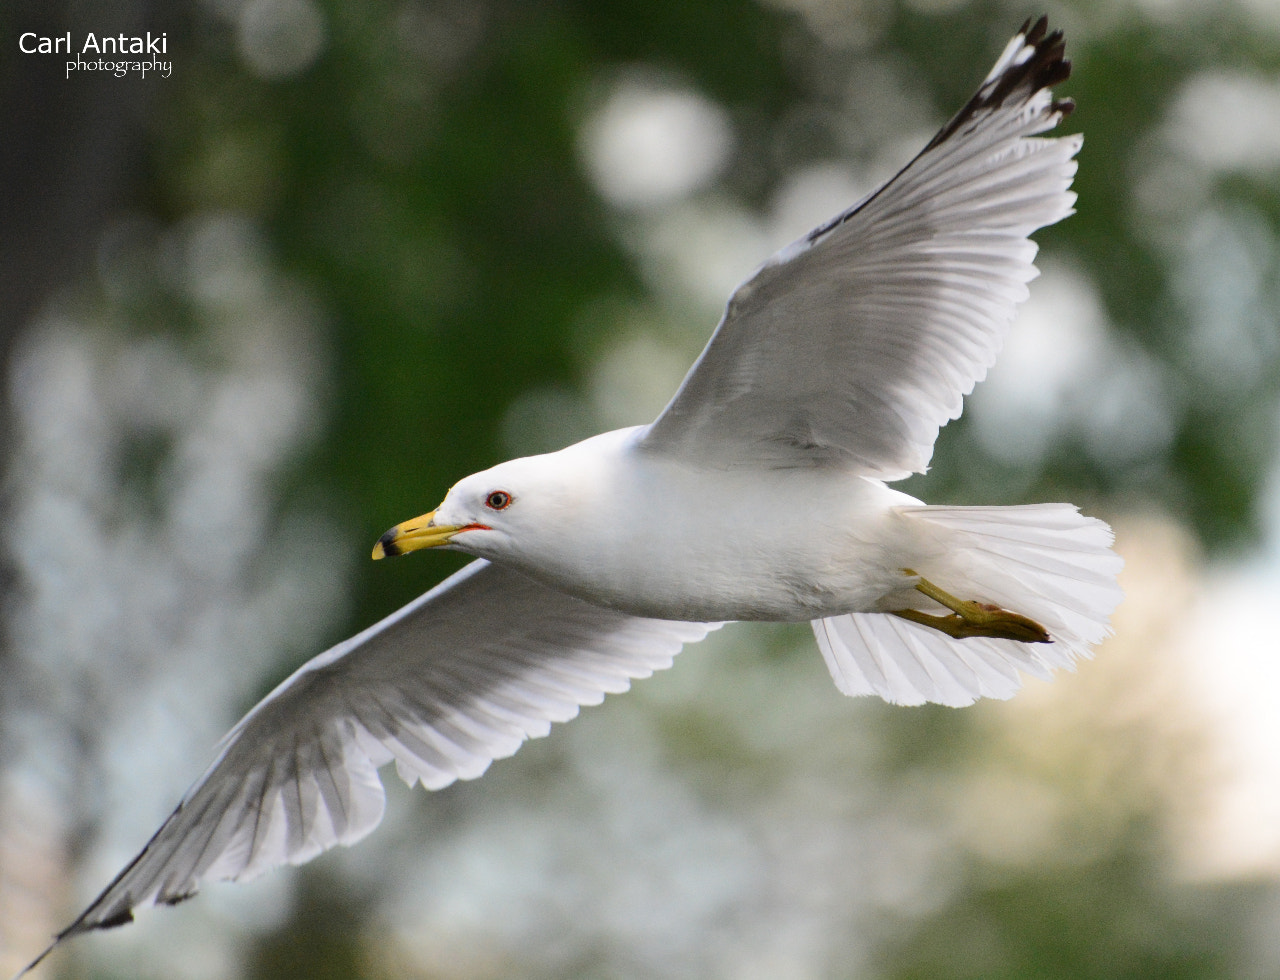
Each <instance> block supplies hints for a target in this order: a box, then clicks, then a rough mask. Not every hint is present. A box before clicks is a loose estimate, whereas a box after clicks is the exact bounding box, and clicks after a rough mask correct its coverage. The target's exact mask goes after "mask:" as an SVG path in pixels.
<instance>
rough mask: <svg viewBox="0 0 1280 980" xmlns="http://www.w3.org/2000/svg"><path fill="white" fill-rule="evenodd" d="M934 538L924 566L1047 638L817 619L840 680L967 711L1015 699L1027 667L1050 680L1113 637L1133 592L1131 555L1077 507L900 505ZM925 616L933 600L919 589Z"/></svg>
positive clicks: (948, 585) (897, 698) (855, 689)
mask: <svg viewBox="0 0 1280 980" xmlns="http://www.w3.org/2000/svg"><path fill="white" fill-rule="evenodd" d="M899 513H900V514H901V515H902V516H903V518H904V519H905V520H906V521H908V522H909V523H910V524H911V525H913V528H912V530H913V531H914V532H915V533H916V535H917V536H918V537H919V538H920V539H921V540H925V541H930V542H934V543H936V546H935V547H934V548H933V549H932V550H930V552H929V553H928V555H927V556H926V557H924V558H923V559H922V560H921V561H919V562H918V563H917V565H916V566H914V567H916V569H917V570H918V571H919V572H920V574H921V575H923V576H924V577H925V578H928V579H929V580H930V581H932V582H934V583H935V584H936V585H938V586H940V587H941V588H943V589H945V590H947V591H948V592H952V593H954V594H955V595H957V596H959V597H961V598H964V599H973V600H977V601H978V602H985V603H992V604H994V605H997V606H1000V607H1001V608H1003V609H1008V610H1010V611H1012V612H1016V613H1020V614H1021V615H1023V616H1027V617H1030V618H1031V619H1033V620H1035V621H1036V622H1038V623H1040V624H1041V625H1042V626H1044V627H1045V629H1046V630H1048V632H1049V636H1050V638H1051V642H1049V643H1020V642H1017V641H1015V640H1004V639H990V638H987V637H970V638H966V639H953V638H952V637H950V636H947V635H946V634H944V633H941V632H939V631H938V630H936V629H932V628H930V627H928V626H923V625H919V624H917V623H913V622H908V621H907V620H905V619H901V618H899V617H897V616H893V615H889V614H887V613H851V614H849V615H845V616H832V617H828V618H827V619H815V620H814V621H813V624H812V625H813V632H814V635H815V636H816V637H817V639H818V646H819V647H820V648H821V650H822V656H823V658H824V659H825V660H826V662H827V668H828V669H829V670H830V671H831V676H832V678H834V680H835V682H836V686H837V687H838V688H839V689H840V690H841V691H842V692H844V693H845V694H849V695H858V694H877V695H879V696H880V697H882V698H884V699H885V700H886V701H889V702H892V703H894V704H923V703H924V702H926V701H933V702H936V703H938V704H947V705H952V706H953V707H962V706H963V705H966V704H972V703H973V702H974V701H976V700H977V699H978V698H980V697H988V698H1001V699H1003V698H1009V697H1012V696H1013V694H1014V693H1015V692H1016V691H1017V690H1018V688H1020V687H1021V686H1022V679H1021V677H1020V676H1019V673H1018V672H1019V671H1022V672H1024V673H1028V674H1031V675H1033V676H1036V677H1041V678H1046V679H1047V678H1048V677H1050V676H1051V674H1052V671H1053V669H1054V668H1058V667H1062V668H1067V669H1071V668H1072V667H1073V666H1074V664H1075V661H1076V660H1077V659H1078V658H1081V657H1089V656H1090V655H1091V652H1092V651H1091V648H1092V647H1093V645H1094V644H1096V643H1098V642H1100V641H1101V640H1103V639H1104V638H1105V637H1107V636H1110V635H1111V629H1110V627H1109V625H1108V621H1109V620H1110V618H1111V613H1112V611H1113V610H1114V609H1115V608H1116V606H1117V605H1119V604H1120V600H1121V598H1122V597H1123V593H1122V592H1121V591H1120V587H1119V585H1117V584H1116V576H1117V575H1118V574H1119V572H1120V568H1121V566H1122V565H1123V564H1124V562H1123V560H1122V559H1121V558H1120V557H1119V556H1118V555H1117V554H1116V553H1115V552H1114V551H1112V550H1111V541H1112V534H1111V529H1110V528H1109V527H1107V525H1106V524H1104V523H1103V522H1102V521H1099V520H1095V519H1094V518H1091V517H1085V516H1084V515H1082V514H1081V513H1080V512H1079V511H1077V510H1076V508H1075V507H1073V506H1071V505H1070V504H1032V505H1029V506H1024V507H926V506H919V507H902V508H899ZM917 598H918V600H919V601H918V602H916V603H913V605H914V606H916V607H917V608H920V609H921V610H922V611H927V612H935V611H942V612H945V610H942V609H941V607H933V608H929V606H930V600H928V599H925V598H924V597H922V596H917Z"/></svg>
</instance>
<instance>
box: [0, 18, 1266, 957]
mask: <svg viewBox="0 0 1280 980" xmlns="http://www.w3.org/2000/svg"><path fill="white" fill-rule="evenodd" d="M1039 12H1040V10H1039V9H1032V8H1026V7H1024V6H1022V5H1019V4H1015V3H1009V2H1004V0H979V2H965V0H700V2H689V0H609V2H607V3H605V2H590V0H586V2H576V3H575V2H567V0H565V2H552V0H370V2H360V3H343V2H340V0H177V2H165V3H162V2H160V0H102V2H97V3H88V2H80V0H52V2H44V0H8V2H7V3H5V4H4V5H3V6H0V27H2V43H0V345H2V350H0V353H2V356H3V365H2V370H0V378H2V380H3V402H2V405H3V407H2V409H0V412H2V413H3V414H2V416H0V419H2V426H0V440H2V445H0V449H2V450H3V458H4V484H3V486H4V494H3V498H2V501H0V507H2V510H3V514H2V516H0V570H2V572H3V590H4V591H3V595H4V601H3V604H2V606H0V616H2V622H3V633H2V643H0V973H3V972H5V971H10V972H11V971H13V970H15V969H17V968H18V967H19V966H21V965H22V964H23V963H24V962H26V961H27V960H28V959H29V958H30V957H31V956H33V955H34V954H35V953H36V952H38V951H39V950H40V949H41V948H43V946H44V943H45V941H46V939H47V937H48V936H49V935H50V934H51V933H52V932H54V931H56V930H57V929H59V928H60V927H62V926H63V925H65V924H66V923H67V921H69V919H70V918H71V916H72V915H73V914H74V913H75V912H76V911H78V909H79V907H80V906H82V905H83V904H84V903H85V902H86V901H87V900H88V899H89V898H91V897H92V896H93V895H94V894H96V892H97V891H98V890H99V889H100V888H101V887H102V886H103V885H104V884H105V883H106V882H107V881H108V880H109V879H110V878H111V877H112V876H113V875H114V873H115V872H116V871H117V870H118V869H119V867H120V866H122V865H123V864H124V862H125V861H127V860H128V858H130V857H131V856H132V855H133V853H134V852H135V851H136V850H137V849H138V848H139V847H140V846H141V845H142V844H143V843H144V842H145V840H146V839H147V837H148V836H149V835H150V833H151V832H152V830H153V829H154V828H155V826H156V825H158V823H159V822H160V820H161V819H162V818H163V817H164V816H165V815H166V814H167V813H168V812H169V810H170V809H171V808H172V807H173V805H174V804H175V802H176V801H177V799H178V798H179V797H180V796H181V794H182V792H183V791H184V790H185V788H186V787H187V786H188V785H189V784H190V782H191V781H193V780H194V778H195V777H196V776H197V775H198V774H199V773H200V772H201V771H202V770H203V768H204V766H205V765H206V764H207V762H208V760H209V758H210V756H211V749H212V745H213V743H214V742H215V740H216V739H217V738H218V737H219V736H220V735H221V734H222V732H223V731H225V730H226V729H227V728H228V727H229V726H230V725H231V724H232V723H233V722H234V721H235V720H236V718H237V717H239V715H240V714H241V713H242V712H243V711H245V710H246V709H247V708H248V707H249V706H250V705H251V704H253V702H254V701H256V700H257V699H258V698H259V697H260V696H262V695H263V694H264V693H265V692H266V691H267V690H269V689H270V688H271V687H272V686H273V685H274V684H275V683H276V682H277V681H278V680H279V679H280V678H282V677H283V676H285V675H286V673H287V672H289V671H290V670H292V669H293V668H294V667H296V666H297V665H298V664H299V663H301V662H302V661H303V660H304V659H306V658H307V657H309V656H311V655H313V654H314V653H316V652H318V651H319V650H321V649H322V648H324V647H325V646H326V645H327V644H329V643H331V642H334V641H337V640H339V639H342V638H344V637H345V636H347V635H349V634H350V633H351V632H353V631H354V630H356V629H358V628H361V627H363V626H365V625H367V624H368V623H370V622H372V621H373V620H374V619H375V618H377V617H380V616H382V615H385V614H387V613H389V612H391V611H392V610H394V609H395V608H397V607H398V606H399V605H400V604H402V603H403V602H405V601H407V600H408V599H410V598H411V597H413V596H414V595H416V594H418V593H419V592H421V591H423V590H424V589H425V588H427V587H429V586H430V585H432V584H434V583H435V582H436V581H437V580H439V579H440V578H441V577H443V576H444V575H445V574H446V573H447V572H449V571H451V570H452V569H453V568H454V567H456V566H457V564H458V562H456V561H454V559H453V556H441V555H428V556H425V557H424V556H416V557H414V558H411V559H406V560H404V561H397V562H382V563H378V564H373V563H371V562H370V561H368V558H367V555H368V552H369V548H370V546H371V544H372V542H373V541H374V540H375V539H376V537H377V536H378V535H379V534H380V533H381V532H382V531H383V530H384V529H385V528H386V527H388V526H390V525H391V524H394V523H396V522H398V521H400V520H402V519H405V518H407V517H410V516H413V515H415V514H418V513H420V512H422V511H424V510H426V509H429V508H430V507H431V506H433V505H434V504H435V503H436V502H437V501H438V500H439V498H440V497H441V496H442V495H443V493H444V491H445V490H446V489H447V488H448V487H449V486H450V485H451V484H452V483H453V482H454V480H456V479H457V478H459V477H461V476H463V475H465V474H467V473H469V472H471V471H474V470H476V469H480V468H483V467H485V466H488V465H491V464H492V463H494V462H496V461H499V460H501V459H504V458H507V457H510V456H513V455H517V454H528V453H531V452H537V451H541V450H546V449H551V448H556V447H558V446H560V445H563V444H565V443H567V442H569V441H573V440H575V439H577V438H580V437H582V436H585V435H587V434H590V433H592V432H594V431H597V430H600V429H602V428H607V427H615V426H618V425H623V424H631V423H637V422H643V421H646V420H648V419H650V418H651V417H653V415H654V414H655V413H656V412H657V411H658V410H659V409H660V408H661V406H662V405H663V404H664V403H665V400H666V399H667V397H668V396H669V395H670V393H671V392H672V391H673V390H674V388H675V386H676V384H677V383H678V381H679V379H680V377H681V376H682V375H683V373H684V371H685V370H686V368H687V366H688V365H689V364H690V363H691V361H692V359H693V357H694V356H695V355H696V353H697V352H698V350H699V349H700V347H701V345H702V344H703V343H704V341H705V339H706V337H707V336H708V335H709V333H710V331H711V329H712V327H713V326H714V324H715V321H716V319H717V317H718V315H719V311H720V309H721V307H722V304H723V302H724V300H725V298H726V297H727V295H728V293H729V291H730V290H731V288H732V287H733V286H734V284H735V283H737V282H738V281H740V280H741V279H742V278H744V277H745V276H746V275H748V274H749V273H750V272H751V271H752V269H753V268H754V266H755V265H756V264H758V263H759V262H760V261H761V260H763V259H764V258H765V257H766V256H767V255H769V254H770V253H771V252H772V251H773V250H774V249H776V248H778V247H780V246H782V245H784V244H785V243H787V242H788V241H789V240H791V239H793V238H794V237H796V236H798V235H800V234H801V233H803V232H804V231H806V230H807V229H808V228H809V227H810V226H812V225H814V224H816V223H817V222H818V221H820V220H822V219H824V218H826V217H828V216H830V215H831V214H833V213H835V212H836V211H837V210H839V209H842V208H844V207H845V206H847V205H848V204H850V203H851V202H852V201H854V200H856V199H857V198H858V197H859V196H860V195H862V194H863V193H865V192H866V191H867V190H869V189H870V188H871V187H873V186H874V185H875V183H876V182H877V181H879V180H880V179H882V178H884V177H886V176H888V175H889V174H891V173H892V172H894V170H895V169H896V168H897V167H899V166H900V165H901V164H902V163H904V162H905V161H906V160H907V159H908V158H909V157H910V155H911V154H912V153H914V151H915V150H916V149H918V147H919V146H920V145H922V144H923V142H924V141H925V140H926V139H927V138H928V136H929V135H930V134H931V133H932V131H933V130H934V129H935V128H936V127H937V126H938V125H940V124H941V123H942V122H943V121H944V120H945V119H946V117H947V116H948V115H949V114H950V113H951V112H953V111H954V110H955V109H956V108H958V107H959V106H960V105H961V104H962V103H963V101H964V100H965V99H966V98H967V97H968V96H969V94H970V93H971V91H972V90H973V89H974V87H975V86H976V84H977V83H978V82H979V81H980V80H981V78H982V77H983V76H984V75H985V74H986V72H987V70H988V68H989V67H990V65H991V63H992V62H993V61H994V59H995V58H996V56H997V55H998V54H999V52H1000V51H1001V50H1002V48H1003V47H1004V44H1005V43H1006V41H1007V40H1008V38H1009V37H1010V36H1011V34H1012V33H1013V32H1014V30H1015V29H1016V28H1017V26H1018V25H1019V24H1020V23H1021V22H1022V20H1023V19H1024V18H1025V17H1027V16H1029V15H1035V14H1038V13H1039ZM1048 12H1049V14H1050V16H1051V18H1052V21H1053V23H1054V24H1055V25H1056V26H1060V27H1062V28H1064V29H1065V30H1066V32H1067V37H1068V52H1069V54H1070V56H1071V58H1072V60H1073V61H1074V63H1075V74H1074V76H1073V77H1072V78H1071V80H1070V81H1069V82H1068V83H1067V84H1065V85H1063V86H1062V87H1061V88H1060V90H1059V91H1060V94H1065V95H1071V96H1073V97H1075V98H1076V99H1077V101H1078V102H1079V109H1078V111H1077V112H1076V114H1075V115H1074V116H1072V117H1071V118H1070V120H1068V123H1067V125H1066V127H1065V129H1067V130H1072V131H1074V130H1080V131H1083V132H1084V133H1085V134H1086V142H1085V145H1084V150H1083V152H1082V153H1081V154H1080V173H1079V177H1078V179H1077V182H1076V188H1077V190H1078V191H1079V194H1080V201H1079V205H1078V208H1079V213H1078V214H1077V215H1076V216H1075V217H1073V218H1071V219H1070V220H1069V221H1067V222H1065V223H1063V224H1061V225H1059V226H1056V227H1054V228H1052V229H1048V230H1046V231H1045V232H1043V233H1041V234H1040V235H1039V240H1040V241H1041V243H1042V245H1043V248H1042V251H1041V257H1040V263H1039V264H1040V266H1041V268H1042V270H1043V275H1042V276H1041V278H1040V279H1039V280H1038V281H1037V282H1036V283H1035V284H1033V290H1032V299H1031V301H1030V302H1029V303H1028V304H1027V305H1026V306H1025V307H1024V309H1023V312H1022V315H1021V317H1020V319H1019V321H1018V323H1017V325H1016V327H1015V329H1014V332H1013V334H1012V336H1011V337H1010V340H1009V342H1008V345H1007V349H1006V351H1005V354H1004V356H1003V358H1002V360H1001V361H1000V363H999V364H998V366H997V367H996V369H995V370H994V371H993V373H992V375H991V377H990V379H989V381H988V382H987V383H985V384H984V385H982V386H981V387H980V388H979V390H978V392H977V393H976V394H975V395H974V396H973V397H972V398H971V399H970V400H969V402H968V405H967V408H966V411H965V415H964V417H963V418H962V419H961V420H960V421H959V422H956V423H953V424H952V425H950V426H948V427H947V428H946V429H945V430H944V431H943V433H942V436H941V439H940V441H939V445H938V450H937V453H936V455H935V457H934V468H933V470H932V471H931V472H930V473H929V474H928V475H927V476H926V477H923V478H914V479H913V480H912V481H909V482H908V483H907V484H906V485H905V488H906V489H907V490H909V491H911V492H914V493H916V494H918V495H921V496H925V497H926V498H927V499H929V500H931V501H933V502H951V503H971V502H983V503H1016V502H1022V501H1036V500H1062V499H1065V500H1071V501H1074V502H1077V503H1079V504H1081V505H1082V506H1083V507H1084V508H1085V509H1086V510H1087V511H1088V512H1090V513H1093V514H1096V515H1099V516H1101V517H1103V518H1105V519H1107V520H1109V521H1111V522H1112V523H1113V524H1114V525H1115V528H1116V531H1117V547H1118V548H1119V550H1120V551H1121V552H1122V553H1123V555H1124V557H1125V558H1126V561H1127V566H1126V569H1125V572H1124V579H1123V584H1124V586H1125V589H1126V591H1127V594H1128V598H1127V600H1126V602H1125V604H1124V605H1123V606H1122V607H1121V608H1120V610H1119V612H1118V614H1117V616H1116V618H1115V628H1116V633H1117V635H1116V637H1115V638H1114V640H1112V641H1110V642H1108V643H1106V644H1105V645H1103V646H1102V647H1101V648H1100V649H1099V650H1098V652H1097V656H1096V659H1095V660H1094V661H1092V662H1089V663H1086V664H1083V665H1082V666H1081V668H1080V669H1079V671H1078V672H1077V673H1075V674H1067V675H1063V676H1060V677H1059V678H1058V679H1057V680H1056V681H1055V682H1054V683H1052V684H1043V683H1040V682H1037V681H1030V682H1029V683H1028V684H1027V688H1026V690H1025V691H1024V692H1023V693H1022V694H1020V695H1019V696H1018V697H1017V698H1016V699H1014V700H1013V701H1010V702H1007V703H983V704H980V705H977V706H975V707H973V708H970V709H966V710H963V711H954V710H951V709H947V708H937V707H924V708H893V707H889V706H887V705H883V704H880V703H877V702H873V701H870V700H856V701H855V700H848V699H845V698H842V697H841V696H840V695H839V694H838V693H837V692H836V691H835V689H834V687H833V686H832V684H831V683H830V681H829V679H828V678H827V676H826V672H825V670H824V668H823V665H822V662H821V659H820V657H819V656H818V654H817V651H816V649H815V648H814V645H813V641H812V638H811V637H810V635H809V633H808V630H807V629H806V628H803V627H782V626H753V627H736V628H731V629H727V630H725V631H723V632H722V633H719V634H716V635H714V636H713V637H712V638H711V639H710V640H708V641H707V642H705V643H703V644H701V645H699V646H698V647H696V648H691V649H689V650H687V651H686V652H685V653H684V654H682V655H681V656H680V657H679V658H677V662H676V666H675V667H674V668H673V669H672V670H670V671H668V672H666V673H664V674H661V675H658V676H655V677H654V678H652V679H649V680H646V681H642V682H639V683H637V684H636V685H635V689H634V690H633V691H632V692H631V693H630V694H628V695H626V696H625V697H614V698H610V699H609V700H608V701H607V702H606V703H605V704H604V705H603V706H601V707H598V708H593V709H588V710H586V711H585V712H584V713H583V716H582V717H581V718H580V719H578V720H577V721H575V722H574V723H573V724H571V725H567V726H558V727H557V728H556V729H555V730H554V731H553V732H552V734H551V736H550V737H549V738H547V739H544V740H541V741H537V742H533V743H530V744H529V745H528V746H526V747H525V748H524V749H523V750H522V751H521V752H520V753H519V754H518V755H517V756H515V757H514V758H512V759H509V760H504V761H501V762H498V763H496V764H495V765H494V766H493V767H492V768H491V770H490V772H489V774H488V775H487V776H486V777H485V778H484V779H483V780H480V781H478V782H473V783H466V784H459V785H455V786H454V787H451V788H449V789H447V790H444V791H442V792H438V793H433V794H428V793H425V792H422V791H421V790H414V791H409V790H407V789H406V788H404V787H403V786H402V785H400V784H399V783H398V781H396V780H395V778H394V776H393V775H391V774H390V773H388V774H387V782H388V788H389V792H390V797H391V799H390V804H389V808H388V814H387V819H386V821H385V822H384V825H383V826H382V827H381V828H380V829H379V831H378V832H377V833H376V834H375V835H373V836H372V837H371V838H369V839H368V840H366V841H365V842H363V843H362V844H360V845H359V846H358V847H357V848H354V849H351V850H345V849H339V850H338V851H336V852H333V853H330V854H328V855H325V856H324V857H323V858H321V859H319V860H317V861H315V862H314V863H312V864H311V865H309V866H307V867H306V868H303V869H299V870H288V871H281V872H277V873H274V874H272V875H269V876H267V877H266V878H263V879H261V880H259V881H257V882H255V883H252V884H249V885H243V886H241V885H236V886H231V885H218V886H210V887H208V888H206V889H205V890H204V892H203V893H202V894H201V896H200V897H199V898H198V899H196V900H194V901H191V902H188V903H186V904H184V905H182V906H180V907H178V908H175V909H172V910H160V911H149V912H147V913H145V914H143V915H142V916H141V917H140V919H139V921H138V923H136V924H135V925H132V926H130V927H128V928H127V929H122V930H119V931H115V932H111V933H104V934H97V935H94V936H91V937H87V938H82V939H80V940H78V941H76V942H75V943H73V944H71V945H70V946H69V947H68V948H67V949H66V950H64V951H61V952H59V953H58V954H57V955H56V956H54V957H53V958H51V959H50V960H49V961H48V962H47V963H46V964H45V966H44V967H42V975H43V976H48V977H66V978H71V977H76V978H81V977H85V978H87V977H95V978H98V977H100V978H107V977H136V978H147V977H155V978H161V977H163V978H181V980H186V978H189V980H213V978H221V977H252V978H286V977H307V978H348V977H368V978H380V980H384V978H385V980H391V978H442V980H443V978H449V980H489V978H513V977H521V978H548V980H550V978H571V977H572V978H752V980H807V978H849V980H852V978H867V980H873V978H874V980H880V978H884V980H907V978H924V977H928V978H935V980H946V978H962V977H963V978H976V977H986V978H1019V977H1035V978H1038V980H1046V978H1082V977H1159V978H1187V980H1190V978H1200V977H1203V978H1224V977H1239V978H1268V977H1276V976H1280V710H1278V708H1280V642H1278V640H1277V633H1278V632H1280V625H1277V618H1276V609H1277V601H1278V600H1277V596H1278V595H1280V478H1278V472H1280V471H1278V470H1277V448H1278V447H1280V426H1278V425H1277V422H1280V399H1278V395H1280V326H1278V325H1277V319H1278V314H1280V3H1277V2H1275V0H1121V2H1115V0H1092V2H1079V3H1072V4H1063V3H1051V4H1048ZM68 30H70V31H72V32H73V36H74V38H75V39H76V41H77V43H78V42H79V39H80V38H82V37H83V36H84V34H85V33H86V32H89V31H93V32H96V33H97V34H99V35H103V34H118V33H121V32H123V33H125V34H128V35H138V34H145V32H147V31H150V32H152V33H153V34H159V33H162V32H163V33H164V34H165V35H166V38H167V47H168V54H167V55H166V56H165V59H164V60H167V61H170V62H171V63H172V73H171V75H170V76H169V77H167V78H159V77H155V76H154V75H152V76H149V77H147V78H146V79H145V80H144V79H140V78H138V77H137V76H131V77H126V78H114V77H110V76H104V75H101V74H99V75H90V74H88V73H83V72H82V73H79V74H77V75H74V76H72V77H70V78H66V77H64V59H63V58H61V57H55V56H47V57H42V56H37V55H21V54H19V53H18V50H17V48H18V44H17V39H18V36H19V34H21V33H23V32H27V31H34V32H36V33H38V34H42V35H46V36H52V35H59V34H62V33H65V32H66V31H68Z"/></svg>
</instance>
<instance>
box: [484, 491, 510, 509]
mask: <svg viewBox="0 0 1280 980" xmlns="http://www.w3.org/2000/svg"><path fill="white" fill-rule="evenodd" d="M484 505H485V506H486V507H488V508H489V509H490V510H506V509H507V508H508V507H510V506H511V494H509V493H507V491H505V490H495V491H493V493H491V494H489V496H487V497H485V498H484Z"/></svg>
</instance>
